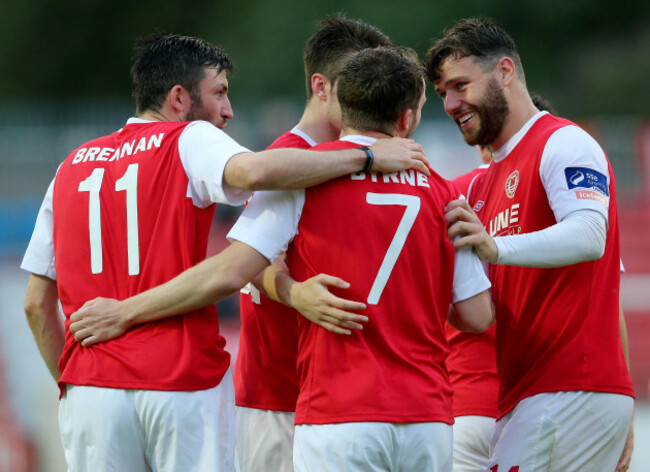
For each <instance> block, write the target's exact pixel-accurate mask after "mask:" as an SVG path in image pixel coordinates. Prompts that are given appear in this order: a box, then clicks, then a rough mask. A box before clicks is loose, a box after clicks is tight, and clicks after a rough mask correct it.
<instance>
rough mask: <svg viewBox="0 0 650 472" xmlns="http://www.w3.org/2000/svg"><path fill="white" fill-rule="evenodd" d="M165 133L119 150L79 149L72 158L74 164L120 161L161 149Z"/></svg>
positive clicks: (121, 147)
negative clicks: (140, 153) (127, 157)
mask: <svg viewBox="0 0 650 472" xmlns="http://www.w3.org/2000/svg"><path fill="white" fill-rule="evenodd" d="M163 136H165V133H160V134H154V135H151V136H143V137H142V138H140V139H134V140H133V141H130V142H126V143H122V145H121V146H119V147H118V148H117V149H115V148H110V147H101V148H100V147H89V148H85V147H83V148H79V149H78V150H77V152H76V153H75V155H74V157H73V158H72V164H79V163H80V162H92V161H108V162H112V161H119V160H120V159H122V158H123V157H125V156H133V155H135V154H137V153H139V152H142V151H149V150H150V149H152V148H159V147H160V144H161V143H162V139H163Z"/></svg>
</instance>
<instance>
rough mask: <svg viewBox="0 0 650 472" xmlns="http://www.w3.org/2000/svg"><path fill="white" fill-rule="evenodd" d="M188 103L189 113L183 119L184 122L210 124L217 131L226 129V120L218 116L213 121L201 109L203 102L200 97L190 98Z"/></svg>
mask: <svg viewBox="0 0 650 472" xmlns="http://www.w3.org/2000/svg"><path fill="white" fill-rule="evenodd" d="M191 100H192V101H191V102H190V111H189V113H188V114H187V116H186V117H185V121H197V120H203V121H207V122H208V123H212V124H213V125H214V126H216V127H217V128H219V129H223V128H225V127H226V120H224V119H223V118H222V117H220V116H218V117H217V118H216V119H213V117H212V116H210V114H209V113H208V112H207V111H206V110H205V109H204V108H203V101H202V100H201V97H200V96H191Z"/></svg>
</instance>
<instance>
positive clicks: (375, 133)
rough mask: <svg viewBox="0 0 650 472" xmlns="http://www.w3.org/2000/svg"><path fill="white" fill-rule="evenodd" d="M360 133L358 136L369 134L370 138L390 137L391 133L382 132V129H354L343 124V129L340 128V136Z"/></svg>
mask: <svg viewBox="0 0 650 472" xmlns="http://www.w3.org/2000/svg"><path fill="white" fill-rule="evenodd" d="M354 134H356V135H360V136H370V137H371V138H377V139H383V138H392V137H393V135H390V134H388V133H384V132H383V131H368V130H360V129H355V128H349V127H346V126H344V127H343V129H342V130H341V137H343V136H350V135H354Z"/></svg>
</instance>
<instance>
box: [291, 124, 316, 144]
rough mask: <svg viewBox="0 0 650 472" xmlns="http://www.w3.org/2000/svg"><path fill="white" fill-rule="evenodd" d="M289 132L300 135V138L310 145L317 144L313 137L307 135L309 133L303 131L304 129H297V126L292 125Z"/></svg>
mask: <svg viewBox="0 0 650 472" xmlns="http://www.w3.org/2000/svg"><path fill="white" fill-rule="evenodd" d="M291 134H295V135H296V136H300V137H301V138H302V139H304V140H305V141H307V143H308V144H309V145H310V146H311V147H314V146H317V145H318V143H317V142H316V141H315V140H314V138H312V137H311V136H309V135H308V134H307V133H305V132H304V131H302V130H299V129H298V127H297V126H294V127H293V128H292V129H291Z"/></svg>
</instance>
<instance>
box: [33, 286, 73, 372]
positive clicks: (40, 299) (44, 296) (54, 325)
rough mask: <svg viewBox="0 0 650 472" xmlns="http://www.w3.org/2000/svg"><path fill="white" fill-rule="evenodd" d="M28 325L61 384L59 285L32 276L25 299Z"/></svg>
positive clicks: (62, 329)
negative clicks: (57, 287)
mask: <svg viewBox="0 0 650 472" xmlns="http://www.w3.org/2000/svg"><path fill="white" fill-rule="evenodd" d="M25 314H26V316H27V323H28V324H29V327H30V329H31V331H32V334H33V336H34V341H35V342H36V346H37V347H38V350H39V352H40V353H41V357H42V358H43V360H44V361H45V365H46V366H47V368H48V370H49V371H50V374H51V375H52V377H53V378H54V380H55V381H58V380H59V377H60V376H61V372H60V371H59V359H60V358H61V354H62V353H63V346H64V344H65V327H64V324H63V315H62V314H61V312H60V311H59V308H58V297H57V289H56V282H55V281H53V280H51V279H47V278H46V277H41V276H36V275H32V276H31V277H30V281H29V282H28V286H27V295H26V298H25Z"/></svg>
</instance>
